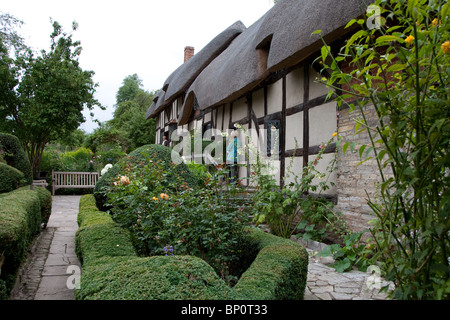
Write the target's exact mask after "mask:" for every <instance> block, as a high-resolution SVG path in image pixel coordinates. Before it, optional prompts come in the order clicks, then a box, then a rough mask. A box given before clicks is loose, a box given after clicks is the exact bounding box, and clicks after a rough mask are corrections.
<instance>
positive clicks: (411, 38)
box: [405, 35, 414, 44]
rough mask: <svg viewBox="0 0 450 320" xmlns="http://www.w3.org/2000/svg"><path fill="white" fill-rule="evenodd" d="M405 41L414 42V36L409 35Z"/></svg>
mask: <svg viewBox="0 0 450 320" xmlns="http://www.w3.org/2000/svg"><path fill="white" fill-rule="evenodd" d="M405 42H406V43H408V44H411V43H413V42H414V37H413V36H412V35H409V36H408V37H407V38H406V39H405Z"/></svg>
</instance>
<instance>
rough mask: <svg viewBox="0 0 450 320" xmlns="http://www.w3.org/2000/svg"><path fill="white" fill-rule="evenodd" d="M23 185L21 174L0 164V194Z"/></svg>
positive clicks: (4, 164)
mask: <svg viewBox="0 0 450 320" xmlns="http://www.w3.org/2000/svg"><path fill="white" fill-rule="evenodd" d="M23 185H25V176H24V175H23V173H22V172H21V171H20V170H18V169H16V168H14V167H11V166H10V165H7V164H6V163H2V162H0V193H6V192H11V191H13V190H16V189H17V188H19V187H21V186H23Z"/></svg>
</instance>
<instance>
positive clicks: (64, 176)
mask: <svg viewBox="0 0 450 320" xmlns="http://www.w3.org/2000/svg"><path fill="white" fill-rule="evenodd" d="M99 178H100V173H99V172H60V171H52V194H53V195H55V191H56V190H57V189H62V188H74V189H83V188H88V189H89V188H95V185H96V184H97V181H98V179H99Z"/></svg>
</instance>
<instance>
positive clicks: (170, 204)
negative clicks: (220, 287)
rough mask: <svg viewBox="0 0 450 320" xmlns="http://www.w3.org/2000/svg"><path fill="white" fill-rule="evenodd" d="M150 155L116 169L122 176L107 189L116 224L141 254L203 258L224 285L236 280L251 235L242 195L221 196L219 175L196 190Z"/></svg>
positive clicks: (128, 160)
mask: <svg viewBox="0 0 450 320" xmlns="http://www.w3.org/2000/svg"><path fill="white" fill-rule="evenodd" d="M150 154H152V153H150ZM150 154H149V157H148V158H147V160H146V161H136V159H133V158H132V157H126V158H124V159H123V160H122V161H119V162H118V163H117V164H116V166H117V167H119V168H121V169H120V170H119V171H120V173H118V174H116V175H112V176H111V177H110V178H109V184H108V186H107V187H106V188H105V190H107V192H105V195H106V198H107V206H108V207H109V208H110V210H109V212H110V214H111V215H112V217H113V219H114V220H115V221H116V222H118V223H119V224H120V225H121V226H123V227H126V228H128V229H129V230H130V231H131V233H132V235H133V240H134V243H135V246H136V248H137V250H138V251H139V253H140V254H141V255H151V256H153V255H165V254H167V252H168V248H171V249H172V250H173V251H172V252H171V253H173V252H176V253H177V255H194V256H197V257H200V258H202V259H204V260H205V261H207V262H208V263H209V264H210V265H211V266H212V267H213V268H214V269H215V270H216V272H217V273H218V274H219V275H221V276H222V277H223V278H224V279H225V280H227V281H231V280H233V279H234V278H233V277H232V276H231V274H232V273H233V270H232V269H233V268H232V266H233V264H235V263H236V261H237V260H238V259H239V254H241V253H242V252H241V251H240V250H239V245H240V243H241V240H242V239H243V238H244V237H245V236H246V232H245V231H246V230H247V229H246V222H247V218H246V214H245V212H244V210H243V208H242V207H239V206H238V205H237V204H235V201H233V197H234V194H235V193H236V192H237V190H235V189H232V190H229V191H230V192H226V193H222V191H223V187H224V186H223V185H221V184H220V183H219V177H218V176H213V177H211V178H210V179H208V180H206V181H205V184H206V185H205V187H203V188H197V187H196V186H195V185H192V184H189V183H188V182H187V181H185V179H184V178H185V177H186V175H185V176H183V175H176V174H174V172H177V170H179V169H178V168H177V166H176V165H175V164H174V163H171V164H169V165H168V164H167V163H166V162H163V161H161V160H159V159H158V156H155V157H152V156H150ZM151 159H153V160H151ZM186 170H188V169H187V168H186ZM116 172H118V171H116ZM188 172H189V170H188V171H187V173H188ZM221 174H223V173H222V172H221V171H218V175H221Z"/></svg>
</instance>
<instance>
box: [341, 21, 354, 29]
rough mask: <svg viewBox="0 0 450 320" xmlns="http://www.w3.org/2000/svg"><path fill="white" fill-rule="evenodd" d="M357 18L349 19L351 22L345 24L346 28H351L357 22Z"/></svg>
mask: <svg viewBox="0 0 450 320" xmlns="http://www.w3.org/2000/svg"><path fill="white" fill-rule="evenodd" d="M356 21H357V20H356V19H352V20H350V21H349V23H347V25H346V26H345V28H344V29H347V28H350V27H351V26H352V25H353V24H355V22H356Z"/></svg>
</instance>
